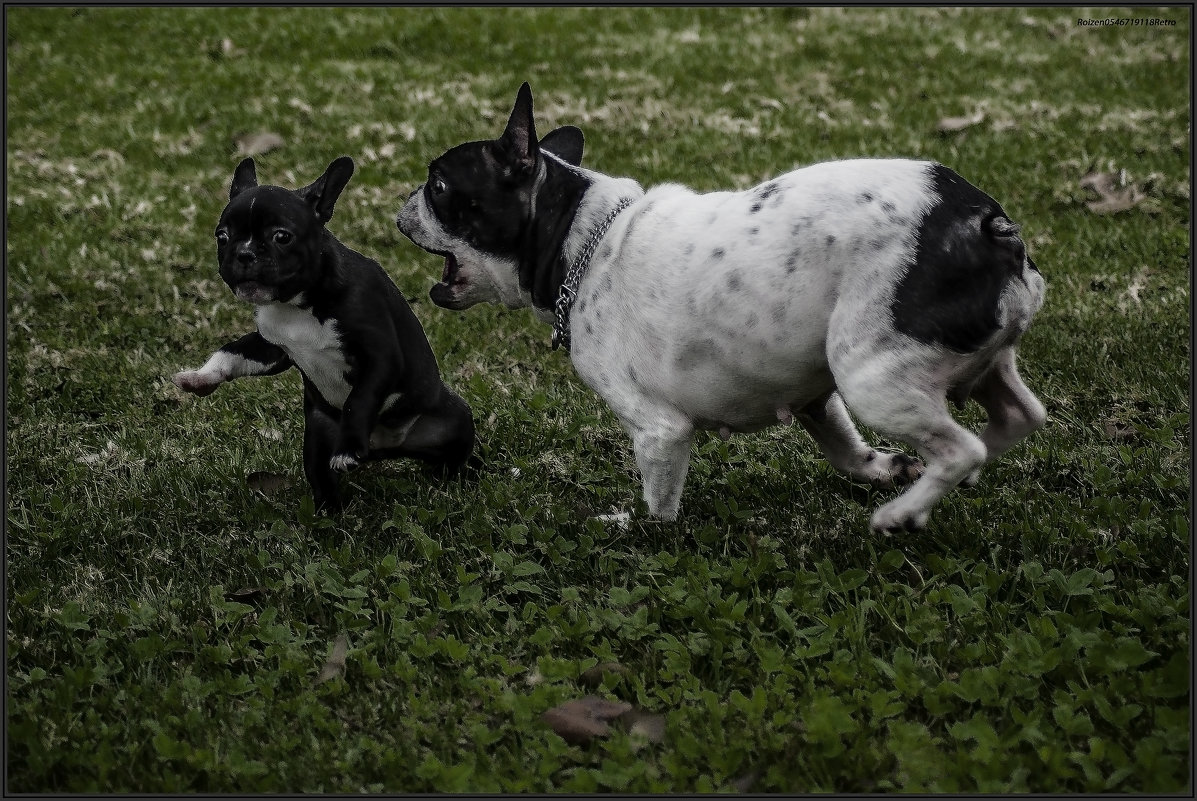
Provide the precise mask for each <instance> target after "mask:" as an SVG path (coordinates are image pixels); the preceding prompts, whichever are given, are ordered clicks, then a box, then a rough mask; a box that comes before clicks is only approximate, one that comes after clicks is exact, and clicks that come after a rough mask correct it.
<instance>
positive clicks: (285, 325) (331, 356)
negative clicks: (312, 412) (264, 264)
mask: <svg viewBox="0 0 1197 801" xmlns="http://www.w3.org/2000/svg"><path fill="white" fill-rule="evenodd" d="M254 320H255V321H256V322H257V324H258V332H259V333H260V334H261V335H262V337H263V339H265V340H267V341H268V342H273V343H274V344H275V345H278V346H279V347H280V348H282V349H283V351H284V352H285V353H286V354H287V355H288V356H289V357H290V358H291V361H293V362H295V366H296V367H298V368H299V369H300V370H302V371H303V373H304V374H305V375H306V376H307V377H308V378H309V379H310V380H311V381H312V383H313V384H315V385H316V389H318V390H320V395H321V396H322V397H323V398H324V399H325V400H326V401H328V402H329V404H331V405H332V406H334V407H335V408H337V409H341V408H344V406H345V401H346V400H347V399H348V398H349V392H350V390H351V389H352V387H350V385H349V382H348V381H347V380H346V378H345V373H346V371H347V370H348V366H347V365H346V364H345V356H344V354H343V352H342V350H341V337H340V335H339V334H338V333H337V322H336V320H333V319H328V320H325V321H324V322H323V323H321V322H320V321H319V320H317V319H316V317H315V315H313V314H312V312H311V311H310V310H308V309H302V308H300V307H298V306H296V305H294V304H291V303H263V304H261V305H259V306H256V307H255V308H254ZM398 399H399V394H398V393H392V394H391V395H390V396H388V397H387V399H386V401H385V402H384V403H383V405H382V409H383V410H384V411H385V410H386V409H389V408H390V407H391V406H392V405H393V404H394V403H395V401H397V400H398Z"/></svg>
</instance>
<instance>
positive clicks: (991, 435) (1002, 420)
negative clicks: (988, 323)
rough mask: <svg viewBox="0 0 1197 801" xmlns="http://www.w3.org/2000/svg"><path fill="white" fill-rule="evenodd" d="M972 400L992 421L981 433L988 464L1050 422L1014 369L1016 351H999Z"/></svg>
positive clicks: (972, 478)
mask: <svg viewBox="0 0 1197 801" xmlns="http://www.w3.org/2000/svg"><path fill="white" fill-rule="evenodd" d="M971 397H972V398H973V399H974V400H976V401H977V403H979V404H981V406H982V407H983V408H984V409H985V413H986V414H987V415H988V416H989V421H988V423H986V425H985V429H984V430H983V431H982V432H981V442H983V443H985V451H986V462H987V463H988V462H992V461H993V460H994V459H996V458H998V457H999V456H1001V455H1002V454H1003V453H1005V452H1006V451H1008V450H1009V449H1010V448H1011V447H1013V446H1014V445H1015V444H1016V443H1017V442H1018V441H1019V440H1021V439H1022V438H1023V437H1025V436H1027V435H1028V434H1030V433H1032V432H1034V431H1037V430H1039V429H1040V428H1042V427H1043V424H1044V423H1045V422H1047V411H1046V410H1045V409H1044V408H1043V404H1042V403H1041V402H1040V400H1039V399H1038V398H1036V397H1035V395H1034V394H1033V393H1032V392H1031V390H1030V389H1028V388H1027V385H1026V384H1024V383H1023V382H1022V379H1021V378H1020V377H1019V375H1018V369H1017V368H1016V367H1015V366H1014V348H1013V347H1007V348H1003V349H1002V350H1000V351H998V354H997V356H996V357H995V358H994V360H993V362H992V363H991V364H990V366H989V368H988V369H987V370H986V371H985V373H983V374H982V375H981V378H980V379H978V380H977V382H976V384H974V385H973V388H972V393H971ZM980 472H981V471H980V468H977V469H976V470H973V472H972V473H970V474H969V475H968V476H967V477H966V478H965V479H964V484H965V486H970V487H971V486H972V485H973V484H976V483H977V479H978V478H979V476H980Z"/></svg>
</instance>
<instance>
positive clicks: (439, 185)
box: [431, 178, 448, 195]
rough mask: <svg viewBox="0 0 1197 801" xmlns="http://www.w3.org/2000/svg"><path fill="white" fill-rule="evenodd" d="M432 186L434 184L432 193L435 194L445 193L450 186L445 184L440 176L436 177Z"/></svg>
mask: <svg viewBox="0 0 1197 801" xmlns="http://www.w3.org/2000/svg"><path fill="white" fill-rule="evenodd" d="M431 186H432V194H434V195H442V194H444V192H445V190H446V189H447V188H448V187H446V186H445V182H444V181H443V180H442V179H440V178H434V179H433V180H432V185H431Z"/></svg>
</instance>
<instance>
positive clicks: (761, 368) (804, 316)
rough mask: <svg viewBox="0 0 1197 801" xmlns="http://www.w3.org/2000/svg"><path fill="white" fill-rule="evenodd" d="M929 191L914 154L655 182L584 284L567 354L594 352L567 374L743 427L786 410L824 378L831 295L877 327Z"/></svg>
mask: <svg viewBox="0 0 1197 801" xmlns="http://www.w3.org/2000/svg"><path fill="white" fill-rule="evenodd" d="M925 188H926V166H925V165H923V164H921V163H918V162H907V161H899V160H894V161H869V162H836V163H831V164H828V165H816V166H815V167H810V168H806V169H803V170H797V171H795V172H792V173H788V174H786V175H783V176H779V177H778V178H776V179H773V180H772V181H768V182H766V183H764V184H762V185H760V186H758V187H755V188H753V189H750V190H746V191H743V192H713V193H708V194H696V193H694V192H692V191H690V190H688V189H685V188H684V187H679V186H669V185H667V186H663V187H658V188H656V189H653V190H651V191H650V192H649V193H648V194H646V195H645V196H644V198H643V200H641V201H640V202H639V203H637V204H636V206H634V207H633V211H634V213H633V214H630V215H629V216H628V217H627V218H621V219H620V220H619V221H618V223H617V224H616V225H615V226H613V227H612V229H611V237H612V239H613V241H614V242H615V243H617V246H614V247H611V248H607V247H606V246H605V245H604V247H603V248H600V249H599V252H598V254H597V257H596V259H595V261H594V262H593V263H592V266H591V270H590V274H589V275H588V276H587V277H586V278H585V280H584V283H583V284H582V287H581V288H580V292H579V300H578V303H577V304H576V305H575V309H574V312H573V316H572V318H571V326H572V327H573V330H574V332H575V333H574V345H573V347H574V351H575V354H574V355H575V359H574V361H575V364H579V363H583V362H591V361H593V364H592V365H590V366H587V367H585V368H584V367H581V366H580V367H579V372H580V373H583V372H588V373H589V374H590V378H587V377H586V375H585V374H584V375H583V378H584V379H586V380H587V383H589V384H590V385H591V386H592V387H593V388H595V389H596V391H598V392H599V393H600V394H604V395H606V394H610V393H620V392H627V393H629V394H630V395H636V394H638V395H639V396H641V397H642V398H644V399H645V400H651V401H652V402H656V403H660V404H662V405H663V406H667V407H669V408H671V409H674V410H677V411H680V412H682V413H683V414H685V415H686V416H687V417H689V418H690V419H691V420H692V421H693V422H694V423H695V425H696V426H698V427H710V428H722V427H727V428H730V429H732V430H742V431H750V430H756V429H759V428H762V427H764V426H767V425H770V424H772V423H775V422H777V420H778V416H779V410H783V409H788V410H791V411H793V412H796V411H797V410H798V409H800V408H801V407H802V406H804V405H806V404H807V403H809V402H811V401H813V400H815V399H816V398H818V397H820V396H821V395H823V394H824V393H826V392H827V391H828V390H830V389H833V388H834V381H833V379H832V377H831V373H830V370H829V368H828V359H827V335H828V328H829V325H830V320H831V317H832V314H833V312H835V311H836V309H837V308H838V307H839V306H840V305H841V304H844V303H846V304H849V305H852V306H859V307H861V309H862V313H861V314H860V315H859V317H860V321H861V322H860V324H861V325H862V326H873V325H876V326H883V325H888V321H887V320H885V319H883V318H882V317H881V315H886V314H888V311H887V304H886V303H885V302H884V298H885V296H886V295H887V293H890V292H891V291H892V286H893V284H894V282H895V281H896V280H897V279H898V278H899V277H900V276H901V275H902V274H903V272H904V270H905V269H906V266H907V265H908V264H909V263H910V260H911V259H912V258H913V253H914V246H915V241H914V235H913V230H914V229H913V225H914V223H915V222H917V220H918V219H920V218H921V216H922V215H923V214H924V212H925V209H926V203H927V199H926V198H927V196H926V191H925ZM860 287H865V290H864V291H862V290H861V289H859V288H860ZM613 405H614V404H613ZM783 416H784V415H783Z"/></svg>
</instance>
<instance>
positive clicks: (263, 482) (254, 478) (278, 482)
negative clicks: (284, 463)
mask: <svg viewBox="0 0 1197 801" xmlns="http://www.w3.org/2000/svg"><path fill="white" fill-rule="evenodd" d="M245 483H246V484H248V485H249V488H250V489H252V490H257V491H258V492H260V493H262V494H263V495H273V494H275V493H276V492H278V491H279V490H282V489H284V488H285V487H287V486H289V485H290V484H291V480H290V479H289V478H287V477H286V476H280V475H279V474H278V473H268V472H265V471H263V470H259V471H257V472H254V473H250V474H249V475H248V476H246V477H245Z"/></svg>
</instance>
